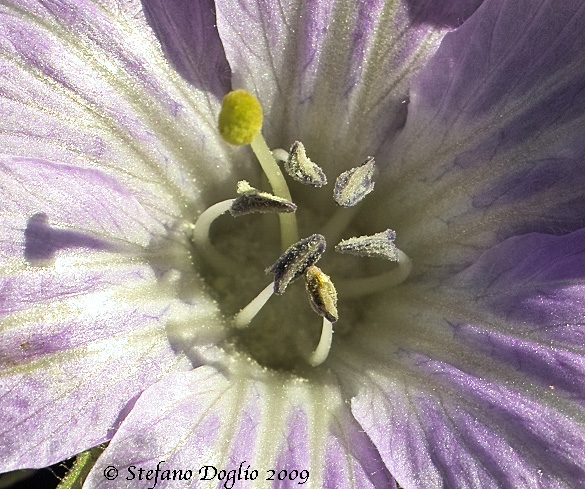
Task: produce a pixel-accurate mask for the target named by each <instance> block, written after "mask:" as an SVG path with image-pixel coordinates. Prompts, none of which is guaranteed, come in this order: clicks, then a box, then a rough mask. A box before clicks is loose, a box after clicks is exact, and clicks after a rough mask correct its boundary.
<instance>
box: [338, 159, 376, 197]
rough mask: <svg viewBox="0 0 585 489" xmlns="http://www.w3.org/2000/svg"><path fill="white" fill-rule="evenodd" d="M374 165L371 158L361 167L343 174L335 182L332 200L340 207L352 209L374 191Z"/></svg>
mask: <svg viewBox="0 0 585 489" xmlns="http://www.w3.org/2000/svg"><path fill="white" fill-rule="evenodd" d="M375 167H376V163H375V162H374V158H372V157H371V156H369V157H368V159H367V160H366V161H365V162H364V163H362V165H360V166H358V167H356V168H352V169H351V170H347V171H345V172H343V173H342V174H341V175H339V176H338V177H337V180H336V181H335V189H334V190H333V198H334V199H335V202H337V203H338V204H339V205H340V206H343V207H352V206H354V205H356V204H357V203H358V202H359V201H361V200H362V199H363V198H364V197H365V196H366V195H368V194H369V193H370V192H371V191H372V190H374V182H372V176H373V174H374V169H375Z"/></svg>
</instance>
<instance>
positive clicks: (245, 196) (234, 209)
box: [230, 180, 297, 217]
mask: <svg viewBox="0 0 585 489" xmlns="http://www.w3.org/2000/svg"><path fill="white" fill-rule="evenodd" d="M236 191H237V192H238V195H239V197H238V198H236V199H234V202H233V203H232V205H231V207H230V213H231V215H232V216H234V217H237V216H243V215H244V214H253V213H256V212H280V213H282V212H295V211H296V210H297V206H296V205H295V204H293V203H292V202H289V201H288V200H286V199H282V198H280V197H276V196H275V195H272V194H269V193H267V192H261V191H260V190H257V189H255V188H254V187H252V186H250V184H249V183H248V182H246V180H241V181H239V182H238V186H237V189H236Z"/></svg>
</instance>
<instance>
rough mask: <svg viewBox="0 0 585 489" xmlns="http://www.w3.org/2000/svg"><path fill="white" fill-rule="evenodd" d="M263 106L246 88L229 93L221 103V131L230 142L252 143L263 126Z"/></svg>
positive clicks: (237, 143) (240, 144)
mask: <svg viewBox="0 0 585 489" xmlns="http://www.w3.org/2000/svg"><path fill="white" fill-rule="evenodd" d="M262 117H263V114H262V106H261V105H260V102H259V101H258V99H257V98H256V97H254V95H252V94H251V93H248V92H246V91H245V90H234V91H233V92H230V93H228V94H227V95H226V96H225V97H224V98H223V102H222V104H221V112H220V113H219V132H220V134H221V136H222V137H223V138H224V139H225V140H226V141H227V142H228V143H230V144H233V145H235V146H244V145H246V144H250V143H251V142H252V141H253V140H254V138H255V137H256V135H257V134H258V133H259V132H260V129H261V128H262Z"/></svg>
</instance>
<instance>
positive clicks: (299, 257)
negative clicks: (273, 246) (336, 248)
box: [266, 234, 327, 294]
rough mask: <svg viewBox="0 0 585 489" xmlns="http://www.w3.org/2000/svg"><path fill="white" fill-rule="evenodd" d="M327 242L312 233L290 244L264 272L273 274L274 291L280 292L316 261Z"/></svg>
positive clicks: (320, 236)
mask: <svg viewBox="0 0 585 489" xmlns="http://www.w3.org/2000/svg"><path fill="white" fill-rule="evenodd" d="M326 246H327V244H326V242H325V238H324V237H323V236H322V235H320V234H313V235H311V236H309V237H308V238H304V239H301V240H300V241H298V242H297V243H295V244H293V245H292V246H290V247H289V248H288V249H287V250H286V251H285V252H284V254H283V255H282V256H281V257H280V258H279V259H278V260H277V261H276V263H275V264H274V265H272V266H271V267H270V268H268V269H267V270H266V273H272V274H274V293H275V294H282V293H283V292H284V291H285V289H286V287H287V286H288V284H289V283H291V282H292V281H294V280H296V279H297V278H299V277H300V276H301V275H303V274H304V273H305V272H306V271H307V268H309V267H310V266H311V265H314V264H315V263H317V261H318V260H319V258H321V255H322V254H323V253H324V251H325V248H326Z"/></svg>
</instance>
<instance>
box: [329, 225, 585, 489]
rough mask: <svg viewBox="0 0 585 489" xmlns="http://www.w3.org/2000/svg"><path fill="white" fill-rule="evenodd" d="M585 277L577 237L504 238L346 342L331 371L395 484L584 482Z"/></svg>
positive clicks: (389, 304)
mask: <svg viewBox="0 0 585 489" xmlns="http://www.w3.org/2000/svg"><path fill="white" fill-rule="evenodd" d="M584 278H585V230H581V231H578V232H575V233H572V234H569V235H565V236H558V237H557V236H550V235H539V234H535V233H533V234H529V235H525V236H520V237H515V238H510V239H508V240H506V241H504V242H503V243H501V244H500V245H498V246H497V247H495V248H493V249H492V250H490V251H488V252H486V253H484V254H483V255H482V256H481V258H480V259H479V260H478V261H477V263H475V264H474V265H473V266H472V267H470V268H469V269H467V270H465V271H464V272H462V273H461V274H459V275H457V276H455V277H453V278H452V279H451V280H450V281H449V282H447V283H442V284H440V286H435V287H433V286H432V285H433V284H429V287H427V288H423V287H422V286H421V285H420V284H419V285H417V286H411V287H408V286H403V287H401V288H400V290H398V289H397V290H396V292H395V293H393V294H392V295H388V298H387V300H386V301H384V302H383V303H382V304H379V305H378V306H376V310H375V311H372V312H371V317H370V322H369V323H367V322H366V324H365V325H361V326H360V330H359V331H360V335H359V338H356V337H355V336H354V337H353V338H352V341H351V343H350V344H345V342H344V340H343V339H341V338H340V342H339V343H338V346H339V348H338V349H337V350H336V351H334V352H333V353H332V355H333V358H332V359H331V360H332V368H335V369H336V370H338V371H339V373H340V375H341V374H342V373H344V372H347V375H346V376H345V378H346V379H353V380H351V381H350V382H351V385H353V390H355V391H357V392H358V394H357V396H356V397H355V399H354V400H353V402H352V412H353V413H354V415H355V417H356V419H357V420H358V422H359V423H360V424H361V425H362V427H363V428H364V430H365V431H366V433H367V434H368V435H369V436H370V437H371V438H372V440H373V441H374V443H375V445H376V447H377V448H378V450H379V451H380V453H381V455H382V457H383V458H384V461H385V463H386V464H387V466H388V468H389V470H390V472H391V473H392V474H393V475H394V476H395V477H396V479H397V480H398V482H399V483H400V484H401V485H403V486H405V487H412V488H419V487H420V488H425V489H427V488H435V487H436V488H442V487H444V484H446V483H447V484H448V485H449V487H454V488H458V487H460V488H469V487H478V488H482V489H483V488H494V489H496V488H501V487H511V488H517V487H531V488H532V487H535V488H537V487H538V488H540V487H542V488H543V489H544V488H547V489H548V488H559V489H560V488H563V489H572V488H574V487H580V486H581V485H583V484H585V469H584V467H585V414H584V413H583V407H584V406H585V381H584V378H585V368H584V365H585V347H584V346H583V344H584V343H583V339H584V338H585V328H584V325H583V320H582V319H583V316H584V314H585V309H584V307H585V301H584V300H583V296H584V292H585V290H584V286H583V283H584ZM360 352H361V353H360ZM348 367H349V369H348ZM339 369H342V370H339ZM381 420H383V421H381Z"/></svg>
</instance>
